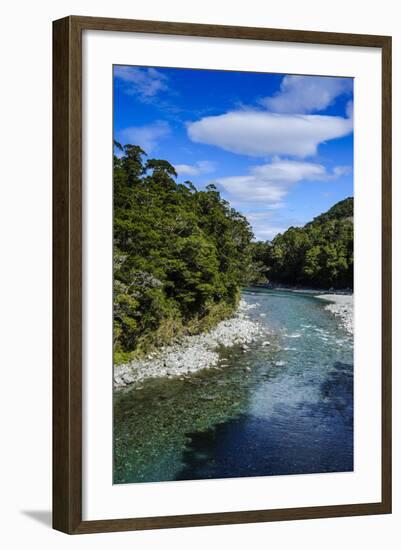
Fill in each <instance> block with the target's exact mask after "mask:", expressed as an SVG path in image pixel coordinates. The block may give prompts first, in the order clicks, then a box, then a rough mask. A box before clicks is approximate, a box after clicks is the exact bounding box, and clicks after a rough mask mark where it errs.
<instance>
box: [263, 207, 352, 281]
mask: <svg viewBox="0 0 401 550" xmlns="http://www.w3.org/2000/svg"><path fill="white" fill-rule="evenodd" d="M353 215H354V199H353V198H352V197H349V198H347V199H344V200H342V201H340V202H338V203H337V204H335V205H334V206H333V207H332V208H330V210H328V211H327V212H325V213H324V214H321V215H320V216H317V217H316V218H314V220H313V221H311V222H309V223H307V224H306V225H305V226H304V227H290V228H289V229H287V231H285V232H284V233H282V234H279V235H277V236H276V237H275V238H274V239H273V240H272V241H270V242H269V241H267V242H256V243H254V244H253V245H252V247H253V254H252V256H253V262H254V267H253V271H254V279H253V282H254V283H264V282H269V283H278V284H288V285H299V286H306V287H313V288H324V289H329V288H335V289H345V288H347V289H352V288H353V268H354V235H353V228H354V224H353Z"/></svg>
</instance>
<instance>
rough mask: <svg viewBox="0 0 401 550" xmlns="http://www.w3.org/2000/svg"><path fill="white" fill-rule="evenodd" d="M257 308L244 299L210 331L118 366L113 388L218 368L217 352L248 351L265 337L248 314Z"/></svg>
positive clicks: (264, 330) (186, 338)
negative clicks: (235, 349)
mask: <svg viewBox="0 0 401 550" xmlns="http://www.w3.org/2000/svg"><path fill="white" fill-rule="evenodd" d="M255 307H257V304H247V302H246V301H245V300H241V301H240V304H239V307H238V310H237V312H236V314H235V315H234V316H233V317H231V318H230V319H226V320H224V321H221V322H220V323H219V324H218V325H217V326H216V327H215V328H214V329H212V330H211V331H210V332H206V333H202V334H197V335H195V336H186V337H184V338H182V339H181V341H180V342H178V343H176V344H171V345H168V346H164V347H163V348H162V349H161V350H160V351H159V352H154V353H151V354H149V355H148V356H147V357H146V358H145V359H136V360H134V361H131V362H129V363H125V364H122V365H118V366H116V367H115V370H114V387H116V388H123V387H126V386H129V385H131V384H135V383H138V382H141V381H142V380H145V379H147V378H161V377H170V376H171V377H180V376H181V377H183V376H186V375H188V374H191V373H194V372H197V371H199V370H201V369H204V368H211V367H217V366H218V364H219V362H220V355H219V353H218V349H219V348H220V347H223V346H224V347H226V348H229V347H232V346H235V345H238V346H241V347H242V349H243V350H244V351H246V349H247V347H248V344H250V343H251V342H254V341H255V340H256V339H258V338H261V337H262V336H263V334H266V329H263V328H262V327H261V325H260V324H259V323H257V322H255V321H253V320H251V319H250V318H249V317H248V315H247V312H248V311H249V310H250V309H253V308H255Z"/></svg>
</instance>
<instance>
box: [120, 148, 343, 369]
mask: <svg viewBox="0 0 401 550" xmlns="http://www.w3.org/2000/svg"><path fill="white" fill-rule="evenodd" d="M115 145H116V148H118V149H120V152H121V156H114V353H115V363H116V364H121V363H124V362H127V361H130V360H131V359H134V358H137V357H144V356H146V355H148V354H149V353H151V352H152V351H153V350H155V349H159V348H160V347H161V346H163V345H165V344H168V343H170V342H173V341H177V339H179V338H180V337H186V336H190V335H195V334H199V333H201V332H204V331H208V330H210V329H211V328H213V327H215V326H216V325H217V324H218V323H219V322H221V321H222V320H224V319H226V318H228V317H231V316H232V315H233V314H234V312H235V311H236V309H237V306H238V304H239V298H240V289H241V287H243V286H245V285H254V284H264V283H268V282H274V283H284V284H290V285H304V286H314V287H315V288H329V287H333V288H352V286H353V283H352V280H353V222H352V220H353V199H352V198H348V199H345V200H344V201H341V202H339V203H338V204H336V205H335V206H333V208H331V209H330V210H329V211H328V212H326V213H325V214H322V215H320V216H318V217H317V218H315V219H314V220H313V221H312V222H310V223H308V224H307V225H305V226H304V227H303V228H295V227H291V228H289V229H288V230H287V231H285V232H284V233H283V234H280V235H277V236H276V237H275V238H274V239H273V240H272V241H270V242H269V241H267V242H254V241H253V237H254V236H253V233H252V230H251V226H250V224H249V223H248V221H247V219H246V218H245V217H244V216H243V215H241V214H240V213H239V212H238V211H236V210H235V209H234V208H232V207H231V206H230V204H229V203H228V202H227V201H225V200H224V199H222V197H221V196H220V194H219V192H218V190H217V188H216V187H215V186H214V185H208V186H207V187H206V188H205V189H204V190H197V189H196V188H195V186H194V185H193V184H192V183H191V182H190V181H185V182H184V183H177V181H176V178H177V174H176V172H175V169H174V167H173V166H172V165H171V164H170V163H169V162H167V161H166V160H157V159H148V160H146V154H145V152H144V151H143V150H142V149H141V148H140V147H139V146H136V145H125V146H124V147H122V146H121V145H120V144H119V143H115Z"/></svg>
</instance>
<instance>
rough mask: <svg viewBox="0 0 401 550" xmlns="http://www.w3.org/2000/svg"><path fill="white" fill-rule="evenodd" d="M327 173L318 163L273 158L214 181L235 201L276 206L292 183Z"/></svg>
mask: <svg viewBox="0 0 401 550" xmlns="http://www.w3.org/2000/svg"><path fill="white" fill-rule="evenodd" d="M328 177H330V175H329V174H328V173H327V171H326V169H325V167H324V166H323V165H321V164H316V163H312V162H300V161H294V160H282V159H279V158H275V159H273V161H272V162H271V163H267V164H262V165H259V166H253V167H251V168H250V170H249V172H248V174H245V175H240V176H231V177H224V178H219V179H217V180H216V182H217V183H218V184H219V185H221V186H222V187H223V189H224V190H225V191H226V193H228V194H229V195H230V197H232V198H233V199H234V200H236V201H245V202H259V203H264V204H265V205H269V207H275V208H279V207H281V206H282V205H283V199H284V198H285V196H286V195H287V194H288V193H289V191H290V189H291V188H292V186H293V185H294V184H296V183H298V182H300V181H303V180H309V181H311V180H325V179H327V178H328Z"/></svg>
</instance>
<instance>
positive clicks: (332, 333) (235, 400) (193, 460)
mask: <svg viewBox="0 0 401 550" xmlns="http://www.w3.org/2000/svg"><path fill="white" fill-rule="evenodd" d="M242 294H243V298H244V299H245V300H246V302H247V303H248V304H253V305H255V307H253V308H252V309H250V310H249V312H248V315H249V317H251V318H252V319H254V320H257V321H258V322H259V323H261V324H262V325H263V326H264V327H265V328H266V331H267V333H268V336H266V337H264V339H259V340H258V341H256V342H254V343H253V344H250V345H249V349H246V350H245V351H244V350H243V349H242V348H241V347H232V348H227V349H222V350H221V358H222V360H221V362H220V367H219V368H217V369H215V368H213V369H204V370H202V371H199V372H198V373H195V374H192V375H191V376H190V377H185V378H182V379H178V378H170V379H168V378H160V379H149V380H146V381H144V382H142V383H141V385H139V386H138V385H137V386H136V387H134V388H132V389H131V390H124V391H121V390H119V391H115V392H114V482H115V483H134V482H154V481H168V480H170V481H171V480H190V479H211V478H227V477H243V476H265V475H287V474H307V473H318V472H319V473H323V472H345V471H352V469H353V338H352V336H350V335H348V334H347V333H346V332H345V331H344V329H343V328H342V327H341V325H339V323H338V319H337V318H335V317H334V316H333V315H332V314H331V313H330V312H328V311H327V310H326V309H325V305H326V304H325V303H324V302H323V301H321V300H319V299H318V298H316V297H315V296H314V295H311V294H302V293H296V292H287V291H274V290H266V289H253V288H252V289H248V290H245V291H243V293H242ZM267 342H268V344H267Z"/></svg>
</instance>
